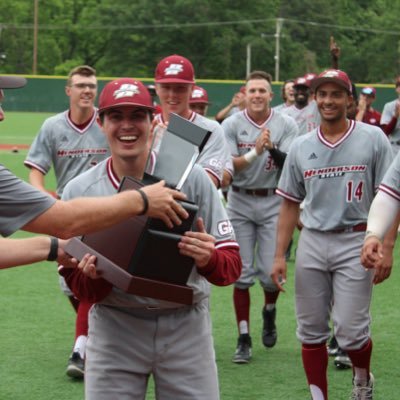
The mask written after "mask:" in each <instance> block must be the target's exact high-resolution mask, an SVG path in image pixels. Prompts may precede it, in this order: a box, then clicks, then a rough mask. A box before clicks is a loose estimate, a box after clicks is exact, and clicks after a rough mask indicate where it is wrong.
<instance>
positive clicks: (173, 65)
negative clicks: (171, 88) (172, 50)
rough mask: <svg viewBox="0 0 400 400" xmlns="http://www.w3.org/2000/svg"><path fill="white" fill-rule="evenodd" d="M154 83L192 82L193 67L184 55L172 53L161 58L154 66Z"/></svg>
mask: <svg viewBox="0 0 400 400" xmlns="http://www.w3.org/2000/svg"><path fill="white" fill-rule="evenodd" d="M155 82H156V83H194V82H195V79H194V68H193V65H192V63H191V62H190V61H189V60H188V59H187V58H185V57H182V56H179V55H177V54H174V55H172V56H169V57H165V58H163V59H162V60H161V61H160V62H159V63H158V65H157V68H156V77H155Z"/></svg>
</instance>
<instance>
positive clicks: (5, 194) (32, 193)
mask: <svg viewBox="0 0 400 400" xmlns="http://www.w3.org/2000/svg"><path fill="white" fill-rule="evenodd" d="M55 201H56V200H55V199H54V198H52V197H51V196H49V195H47V194H46V193H43V192H41V191H39V190H37V189H35V188H34V187H33V186H31V185H29V184H28V183H26V182H24V181H22V180H21V179H19V178H17V177H16V176H15V175H14V174H12V173H11V172H10V171H8V170H7V169H6V168H4V167H3V166H2V165H0V209H1V213H0V233H1V234H2V235H3V236H9V235H11V234H13V233H14V232H15V231H17V230H18V229H20V228H22V227H23V226H24V225H26V224H27V223H28V222H30V221H32V220H33V219H35V218H36V217H38V216H39V215H40V214H42V213H43V212H45V211H46V210H47V209H49V208H50V207H51V206H52V205H53V204H54V203H55Z"/></svg>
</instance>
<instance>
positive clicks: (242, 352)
mask: <svg viewBox="0 0 400 400" xmlns="http://www.w3.org/2000/svg"><path fill="white" fill-rule="evenodd" d="M250 359H251V337H250V335H249V334H248V333H246V334H242V335H240V336H239V339H238V344H237V347H236V351H235V354H234V355H233V358H232V362H234V363H236V364H248V363H249V361H250Z"/></svg>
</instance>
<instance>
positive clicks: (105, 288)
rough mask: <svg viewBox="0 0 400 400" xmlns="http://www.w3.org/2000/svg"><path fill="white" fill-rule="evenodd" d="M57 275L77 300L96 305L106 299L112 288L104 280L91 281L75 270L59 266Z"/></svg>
mask: <svg viewBox="0 0 400 400" xmlns="http://www.w3.org/2000/svg"><path fill="white" fill-rule="evenodd" d="M58 273H59V274H60V275H61V276H63V277H64V279H65V282H66V283H67V285H68V287H69V288H70V289H71V291H72V293H73V294H74V296H75V297H76V298H77V299H79V300H85V301H88V302H90V303H98V302H99V301H101V300H103V299H104V298H106V297H107V296H108V295H109V294H110V292H111V290H112V287H113V285H112V284H111V283H109V282H107V281H106V280H105V279H102V278H100V279H91V278H89V277H88V276H86V275H84V274H83V273H82V272H81V270H79V269H77V268H64V267H63V266H60V268H59V270H58Z"/></svg>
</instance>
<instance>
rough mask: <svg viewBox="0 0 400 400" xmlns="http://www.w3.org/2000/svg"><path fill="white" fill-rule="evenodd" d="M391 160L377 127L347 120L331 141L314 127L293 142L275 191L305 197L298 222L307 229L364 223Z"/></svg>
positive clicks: (387, 146)
mask: <svg viewBox="0 0 400 400" xmlns="http://www.w3.org/2000/svg"><path fill="white" fill-rule="evenodd" d="M391 160H392V152H391V148H390V144H389V141H388V140H387V138H386V137H385V135H382V131H381V130H380V129H379V128H377V127H374V126H372V125H368V124H364V123H362V122H357V123H356V122H354V121H349V128H348V130H347V132H346V134H345V135H344V136H343V138H342V139H341V140H340V141H338V142H337V143H335V144H332V143H330V142H329V141H327V140H326V139H325V137H324V135H323V134H322V133H321V130H320V128H317V129H316V130H314V131H313V132H310V133H309V134H307V135H303V136H301V137H299V138H297V139H296V140H295V141H294V142H293V144H292V147H291V149H290V152H289V155H288V157H287V158H286V161H285V165H284V168H283V172H282V176H281V179H280V182H279V186H278V190H277V193H278V194H280V195H281V196H283V197H286V198H288V199H290V200H292V201H296V202H299V203H301V202H302V201H303V200H304V209H303V211H302V213H301V222H302V224H303V225H304V226H305V227H307V228H309V229H315V230H320V231H330V230H334V229H338V228H341V227H346V226H352V225H355V224H358V223H361V222H366V220H367V216H368V210H369V207H370V205H371V202H372V199H373V198H374V195H375V191H376V189H377V188H378V185H379V183H380V181H381V180H382V178H383V176H384V174H385V172H386V170H387V169H388V168H389V165H390V163H391Z"/></svg>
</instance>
